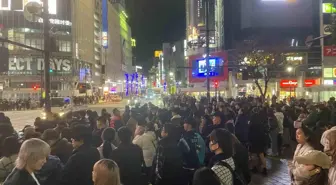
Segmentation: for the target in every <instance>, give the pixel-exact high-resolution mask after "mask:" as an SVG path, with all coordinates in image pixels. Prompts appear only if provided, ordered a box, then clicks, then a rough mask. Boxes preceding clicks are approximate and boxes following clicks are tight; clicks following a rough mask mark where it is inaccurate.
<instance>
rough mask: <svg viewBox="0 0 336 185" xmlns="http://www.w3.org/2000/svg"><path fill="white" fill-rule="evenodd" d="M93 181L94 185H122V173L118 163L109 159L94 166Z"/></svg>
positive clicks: (102, 160)
mask: <svg viewBox="0 0 336 185" xmlns="http://www.w3.org/2000/svg"><path fill="white" fill-rule="evenodd" d="M92 180H93V182H94V185H120V184H121V183H120V173H119V167H118V165H117V163H115V162H114V161H112V160H109V159H101V160H99V161H98V162H96V164H95V165H94V166H93V171H92Z"/></svg>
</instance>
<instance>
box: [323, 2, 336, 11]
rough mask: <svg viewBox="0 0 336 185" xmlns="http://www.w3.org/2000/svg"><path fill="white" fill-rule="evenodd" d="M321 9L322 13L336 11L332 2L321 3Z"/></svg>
mask: <svg viewBox="0 0 336 185" xmlns="http://www.w3.org/2000/svg"><path fill="white" fill-rule="evenodd" d="M322 11H323V13H336V8H335V6H334V5H333V3H323V4H322Z"/></svg>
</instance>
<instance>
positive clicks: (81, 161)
mask: <svg viewBox="0 0 336 185" xmlns="http://www.w3.org/2000/svg"><path fill="white" fill-rule="evenodd" d="M91 139H92V133H91V130H90V128H89V127H86V126H84V125H76V126H75V127H74V128H72V139H71V140H72V146H73V148H74V151H73V153H72V156H71V157H70V158H69V160H68V162H67V163H66V164H65V166H64V170H63V176H62V182H61V185H93V182H92V168H93V165H94V164H95V163H96V162H97V161H98V160H99V159H100V156H99V152H98V150H97V149H96V148H94V147H91Z"/></svg>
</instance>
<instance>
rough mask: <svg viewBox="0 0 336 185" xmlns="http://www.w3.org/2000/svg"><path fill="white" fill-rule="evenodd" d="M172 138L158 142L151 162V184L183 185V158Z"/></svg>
mask: <svg viewBox="0 0 336 185" xmlns="http://www.w3.org/2000/svg"><path fill="white" fill-rule="evenodd" d="M177 143H178V140H176V139H175V138H174V137H169V136H168V137H166V138H163V139H162V140H160V141H159V145H158V148H157V151H156V157H155V158H154V161H153V169H152V170H153V173H154V176H153V179H152V181H153V183H152V184H155V185H179V184H183V182H184V180H183V178H185V177H184V175H183V157H182V152H181V150H180V148H179V147H178V145H177Z"/></svg>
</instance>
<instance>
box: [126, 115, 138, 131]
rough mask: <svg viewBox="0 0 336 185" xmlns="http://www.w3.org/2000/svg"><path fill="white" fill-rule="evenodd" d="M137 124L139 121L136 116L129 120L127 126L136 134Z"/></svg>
mask: <svg viewBox="0 0 336 185" xmlns="http://www.w3.org/2000/svg"><path fill="white" fill-rule="evenodd" d="M137 124H138V121H137V120H136V119H135V118H133V117H131V118H130V119H129V120H128V121H127V124H126V127H127V128H129V129H130V130H131V131H132V133H133V134H134V133H135V129H136V126H137Z"/></svg>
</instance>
